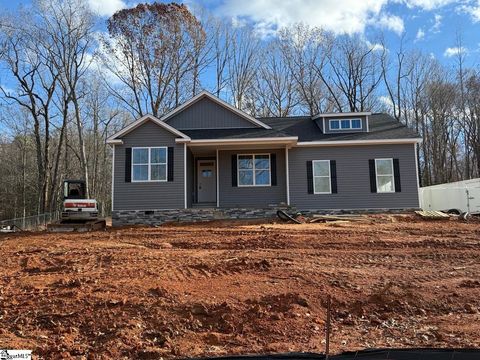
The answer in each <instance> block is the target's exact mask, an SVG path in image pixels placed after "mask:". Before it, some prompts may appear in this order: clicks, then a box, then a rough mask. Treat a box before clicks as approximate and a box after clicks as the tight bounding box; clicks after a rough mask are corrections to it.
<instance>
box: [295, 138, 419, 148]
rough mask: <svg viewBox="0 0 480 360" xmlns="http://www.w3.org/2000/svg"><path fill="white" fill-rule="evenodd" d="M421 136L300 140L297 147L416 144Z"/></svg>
mask: <svg viewBox="0 0 480 360" xmlns="http://www.w3.org/2000/svg"><path fill="white" fill-rule="evenodd" d="M421 141H422V139H421V138H412V139H390V140H339V141H335V140H333V141H300V142H298V143H297V146H299V147H309V146H310V147H311V146H342V145H344V146H354V145H382V144H385V145H388V144H416V143H419V142H421Z"/></svg>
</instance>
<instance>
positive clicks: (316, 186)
mask: <svg viewBox="0 0 480 360" xmlns="http://www.w3.org/2000/svg"><path fill="white" fill-rule="evenodd" d="M312 169H313V193H314V194H331V193H332V189H331V179H330V160H313V161H312Z"/></svg>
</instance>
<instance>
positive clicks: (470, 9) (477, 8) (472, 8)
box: [460, 0, 480, 23]
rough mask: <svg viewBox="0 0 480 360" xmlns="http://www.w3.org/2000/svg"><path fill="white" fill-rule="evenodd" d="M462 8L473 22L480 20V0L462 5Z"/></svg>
mask: <svg viewBox="0 0 480 360" xmlns="http://www.w3.org/2000/svg"><path fill="white" fill-rule="evenodd" d="M460 10H461V11H463V12H465V13H467V14H469V15H470V16H471V18H472V20H473V22H475V23H477V22H480V0H477V1H476V3H475V4H474V5H462V6H461V7H460Z"/></svg>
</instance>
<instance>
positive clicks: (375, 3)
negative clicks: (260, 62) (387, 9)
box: [217, 0, 403, 34]
mask: <svg viewBox="0 0 480 360" xmlns="http://www.w3.org/2000/svg"><path fill="white" fill-rule="evenodd" d="M388 1H389V0H362V1H359V0H292V1H278V0H263V1H244V0H224V1H223V3H222V4H221V5H220V6H219V7H218V8H217V11H218V12H219V13H220V14H222V15H224V16H229V17H233V18H236V19H237V21H238V19H246V20H248V21H251V22H253V23H255V24H257V25H258V24H260V25H259V26H261V27H262V28H263V29H264V31H265V29H266V28H268V29H274V30H276V29H278V28H281V27H285V26H289V25H292V24H295V23H300V22H301V23H305V24H307V25H309V26H319V27H322V28H324V29H325V30H329V31H333V32H334V33H336V34H354V33H362V32H363V31H364V29H365V27H366V26H367V25H369V24H371V23H372V22H373V21H374V20H375V19H382V15H383V14H382V10H383V7H384V6H385V5H386V4H387V3H388ZM386 19H390V20H391V21H392V24H387V23H386V22H387V20H386ZM386 19H383V20H381V21H382V24H383V25H388V27H387V28H388V29H392V28H393V29H394V31H399V29H400V26H403V22H402V25H400V21H399V19H397V18H396V17H392V16H390V17H389V18H388V17H387V18H386ZM400 20H401V19H400Z"/></svg>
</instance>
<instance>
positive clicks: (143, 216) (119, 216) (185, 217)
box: [112, 207, 418, 226]
mask: <svg viewBox="0 0 480 360" xmlns="http://www.w3.org/2000/svg"><path fill="white" fill-rule="evenodd" d="M280 209H281V210H285V211H286V212H287V213H289V214H294V213H296V212H297V210H296V209H295V208H293V207H289V208H287V207H274V208H273V207H272V208H261V209H254V208H229V209H222V208H190V209H175V210H115V211H112V225H113V226H124V225H160V224H163V223H166V222H198V221H210V220H221V219H223V220H226V219H261V218H264V219H268V218H273V217H276V213H277V210H280ZM413 210H418V209H398V210H392V209H375V210H348V211H343V210H336V211H332V210H302V211H300V212H301V213H302V215H304V216H312V215H314V214H342V213H371V214H372V213H400V212H407V211H413Z"/></svg>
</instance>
